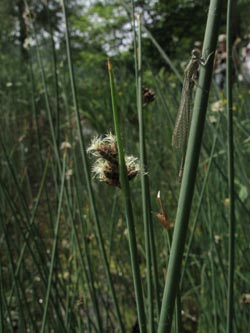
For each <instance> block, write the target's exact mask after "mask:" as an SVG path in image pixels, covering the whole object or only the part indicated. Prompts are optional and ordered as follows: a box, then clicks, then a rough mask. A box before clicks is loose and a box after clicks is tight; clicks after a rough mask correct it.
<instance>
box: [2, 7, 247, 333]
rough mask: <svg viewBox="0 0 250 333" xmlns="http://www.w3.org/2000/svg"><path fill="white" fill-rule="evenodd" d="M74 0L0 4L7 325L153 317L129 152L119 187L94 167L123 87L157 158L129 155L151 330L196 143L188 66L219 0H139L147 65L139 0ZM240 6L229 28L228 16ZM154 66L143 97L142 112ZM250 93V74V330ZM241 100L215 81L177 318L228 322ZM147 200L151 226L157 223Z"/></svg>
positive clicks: (242, 291) (129, 127)
mask: <svg viewBox="0 0 250 333" xmlns="http://www.w3.org/2000/svg"><path fill="white" fill-rule="evenodd" d="M65 2H66V12H67V15H65V11H64V9H65V8H64V2H57V1H55V2H50V1H43V2H37V1H31V0H30V1H24V0H12V1H1V3H0V14H1V23H0V24H1V29H0V47H1V51H0V59H1V82H0V105H1V108H0V117H1V133H0V147H1V148H0V163H1V176H0V219H1V221H0V225H1V229H0V250H1V260H0V299H1V304H0V328H1V330H0V331H1V332H120V331H124V332H138V331H139V326H138V302H136V300H138V298H137V297H138V296H137V292H136V291H135V290H136V289H134V282H135V271H134V267H131V256H132V254H131V229H130V225H129V224H127V223H126V221H128V220H129V216H130V215H129V214H130V213H129V210H128V206H126V203H127V202H125V204H124V200H123V197H124V193H126V192H124V188H125V189H126V184H125V183H126V181H123V180H121V179H119V174H118V173H119V170H118V164H119V163H120V161H121V160H120V155H119V161H118V152H117V150H115V153H113V154H114V156H115V158H114V159H113V155H112V163H111V165H113V166H115V168H116V169H115V175H113V176H112V181H114V183H115V186H110V185H108V184H106V183H105V181H102V182H99V180H98V179H96V178H93V173H91V168H92V166H93V165H94V163H95V160H96V158H95V157H93V156H91V154H87V148H88V147H89V146H90V145H91V142H92V147H93V143H95V141H94V142H93V137H96V136H101V137H102V138H105V135H107V134H109V133H112V134H115V126H114V114H115V110H114V100H113V103H112V98H113V99H114V98H115V99H116V104H117V111H118V114H119V118H120V131H121V138H122V144H123V147H124V150H125V154H126V155H128V156H131V155H133V156H135V157H138V158H139V157H141V153H142V151H143V149H142V146H141V144H140V140H141V138H140V135H139V133H140V130H141V127H140V126H141V122H142V118H143V124H144V140H145V147H144V148H145V152H146V155H147V161H148V162H147V165H146V169H147V170H146V172H143V171H144V170H141V173H140V172H138V174H137V171H138V168H139V167H138V165H137V164H136V166H134V165H132V162H131V159H130V160H129V161H130V162H129V163H130V166H131V170H129V172H130V175H129V178H130V179H131V181H130V182H129V186H130V192H129V197H130V199H131V202H132V215H133V218H132V220H133V222H134V225H135V235H136V240H135V245H136V249H134V250H135V251H136V252H137V253H136V255H135V259H136V265H137V270H138V272H137V273H138V274H139V275H140V279H141V286H142V294H143V297H142V298H143V302H144V309H145V312H146V318H147V320H146V321H147V325H148V331H150V332H153V331H156V327H157V323H158V320H159V316H160V306H161V301H162V295H163V290H164V285H165V278H167V276H168V260H169V253H170V246H171V241H172V236H173V231H174V227H175V217H176V208H177V204H178V197H179V191H180V182H179V180H178V172H179V165H180V162H181V158H182V156H181V154H180V153H179V152H178V151H176V150H175V149H173V147H172V146H171V137H172V132H173V128H174V125H175V119H176V114H177V110H178V106H179V103H180V98H181V85H182V77H183V69H184V67H185V66H186V64H187V62H188V60H189V59H190V51H191V50H192V48H193V45H194V43H195V41H197V40H199V41H202V40H203V36H204V32H205V26H206V19H207V13H208V7H209V1H196V0H190V1H184V0H172V1H167V2H166V1H162V0H159V1H135V8H134V10H135V12H136V13H138V12H140V13H141V15H142V45H141V48H140V50H141V53H142V70H141V71H139V72H138V67H137V63H136V61H135V60H136V58H137V56H138V53H137V52H135V49H136V50H137V48H138V44H137V43H138V39H139V37H138V23H136V20H135V21H134V20H133V19H132V18H133V8H132V6H131V3H132V4H133V1H132V2H131V1H125V0H124V1H116V0H106V1H86V2H85V1H82V2H83V4H81V2H80V1H65ZM225 10H226V6H225V8H224V10H223V13H224V14H223V15H222V18H221V25H220V33H225V29H226V15H225ZM249 13H250V6H249V4H248V1H238V7H237V10H235V12H234V16H233V21H232V27H233V39H236V37H240V38H241V41H240V42H239V48H238V52H239V55H240V52H241V48H242V47H243V46H245V45H246V44H247V42H249V41H248V34H249V33H250V31H249V26H248V22H247V19H248V17H249V16H248V15H249ZM67 18H68V20H67ZM66 22H67V24H66ZM134 25H135V27H134ZM134 28H135V30H134ZM67 29H68V30H67ZM67 32H68V34H67ZM135 35H136V36H137V40H136V41H134V36H135ZM108 56H109V58H110V61H111V63H112V69H113V70H112V74H113V75H114V80H113V78H112V75H111V78H110V77H109V74H111V73H110V71H111V70H110V71H109V72H108V68H107V57H108ZM239 58H240V57H239ZM135 63H136V66H135ZM237 65H238V67H237V70H241V67H240V65H239V64H237ZM140 73H142V83H141V84H142V86H143V87H144V90H143V91H144V96H143V97H144V103H143V105H141V109H142V115H141V116H142V118H140V113H139V120H138V109H140V103H138V100H137V97H138V95H139V96H140V93H141V91H142V90H141V89H140V91H139V90H138V86H139V85H138V81H139V80H138V77H139V79H140ZM112 84H113V86H114V92H113V95H112V98H111V92H110V90H112V89H111V88H112ZM110 85H111V88H110ZM139 87H140V86H139ZM138 104H139V105H138ZM249 107H250V86H249V84H247V83H246V82H244V81H242V82H238V81H237V80H235V82H234V86H233V107H232V110H233V121H234V148H235V152H234V156H235V176H234V186H235V193H234V205H235V221H236V230H235V267H234V295H233V304H234V307H233V308H234V321H233V329H234V330H233V332H243V333H245V332H247V330H248V327H249V325H250V322H249V303H250V290H249V288H250V275H249V274H250V273H249V236H250V229H249V228H250V227H249V220H250V201H249V179H250V171H249V150H250V141H249V137H250V136H249V135H250V134H249V133H250V122H249ZM226 109H227V97H226V94H225V91H220V90H219V89H218V88H217V86H216V85H215V83H214V82H212V85H211V90H210V95H209V104H208V110H207V119H206V124H205V132H204V135H203V141H202V142H203V143H202V149H201V154H200V158H199V167H198V171H197V175H196V182H195V193H194V199H193V203H192V210H191V214H190V218H189V229H188V235H187V239H186V246H185V251H184V258H183V262H182V273H181V277H180V286H179V292H178V297H177V300H179V301H180V304H179V303H178V302H177V305H176V308H175V313H174V319H175V320H174V321H173V325H172V330H173V332H226V331H227V328H226V327H227V316H228V312H227V306H228V278H227V275H228V269H229V263H230V260H229V255H228V247H229V216H230V210H229V206H230V200H229V190H228V154H227V149H228V143H227V135H228V132H227V113H226ZM118 133H119V132H118ZM108 138H110V136H108ZM100 140H101V139H100ZM106 143H107V137H106ZM108 143H110V141H108ZM112 143H113V141H112V142H111V145H112ZM118 144H119V142H118ZM118 146H119V145H118ZM118 148H119V147H118ZM115 149H117V148H115ZM119 149H120V148H119ZM119 149H118V150H119ZM90 150H91V149H90ZM92 151H93V149H92ZM102 157H103V156H102ZM132 160H133V159H132ZM109 162H110V160H109ZM133 162H135V160H133ZM136 163H137V161H136ZM108 167H110V164H109V165H108ZM143 167H144V166H142V165H141V168H142V169H143ZM96 170H97V169H95V171H96ZM96 173H97V176H98V172H96ZM117 174H118V176H117ZM136 174H137V175H136ZM144 176H146V178H147V181H148V184H147V183H146V185H145V183H143V177H144ZM140 178H141V180H140ZM101 180H103V178H101ZM120 180H121V182H120ZM108 183H110V179H109V181H108ZM124 184H125V185H124ZM143 184H144V185H143ZM144 186H146V188H148V196H147V198H146V204H147V207H146V209H145V207H144V199H143V198H142V193H143V189H144ZM159 191H160V197H159V194H158V192H159ZM157 194H158V196H157ZM125 197H126V195H125ZM231 201H232V200H231ZM145 211H146V212H147V214H148V215H147V218H148V220H149V221H150V226H149V227H147V225H145V224H144V222H143V221H144V214H145ZM149 215H150V217H149ZM147 228H148V229H147ZM132 237H133V235H132ZM132 250H133V249H132ZM132 268H133V269H132ZM138 268H139V269H138ZM135 270H136V268H135ZM139 285H140V283H139ZM136 303H137V304H136ZM136 305H137V307H136ZM150 316H152V317H153V318H151V319H150ZM180 318H181V326H182V328H180ZM148 323H151V325H152V326H150V324H148ZM145 331H146V330H145ZM227 332H229V331H227Z"/></svg>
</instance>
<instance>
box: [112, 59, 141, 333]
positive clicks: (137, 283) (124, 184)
mask: <svg viewBox="0 0 250 333" xmlns="http://www.w3.org/2000/svg"><path fill="white" fill-rule="evenodd" d="M108 71H109V80H110V90H111V101H112V109H113V118H114V127H115V135H116V139H117V149H118V156H119V169H120V170H119V172H120V182H121V188H122V192H123V197H124V204H125V211H126V221H127V226H128V239H129V249H130V257H131V266H132V272H133V281H134V288H135V296H136V306H137V314H138V321H139V327H140V332H141V333H144V332H146V331H147V330H146V317H145V309H144V300H143V294H142V284H141V275H140V269H139V262H138V254H137V242H136V233H135V225H134V217H133V210H132V203H131V195H130V189H129V183H128V176H127V167H126V164H125V159H124V153H123V143H122V138H121V131H120V123H119V116H118V111H117V104H116V96H115V85H114V78H113V71H112V66H111V63H110V60H108Z"/></svg>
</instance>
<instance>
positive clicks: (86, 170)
mask: <svg viewBox="0 0 250 333" xmlns="http://www.w3.org/2000/svg"><path fill="white" fill-rule="evenodd" d="M61 4H62V8H63V15H64V21H65V25H66V30H65V38H66V49H67V58H68V67H69V75H70V82H71V91H72V95H73V104H74V110H75V115H76V120H77V129H78V134H79V143H80V151H81V158H82V163H83V166H84V173H85V179H86V184H87V190H88V195H89V200H90V205H91V210H92V214H93V218H94V221H95V227H96V233H97V238H98V245H99V250H100V254H101V257H102V262H103V265H104V270H105V274H106V278H107V282H108V285H109V289H110V292H111V297H112V300H113V303H114V307H115V311H116V316H117V320H118V324H119V328H120V330H121V332H124V325H123V322H122V318H121V313H120V309H119V306H118V301H117V296H116V293H115V289H114V284H113V281H112V278H111V273H110V268H109V264H108V258H107V253H106V249H105V246H104V240H103V235H102V231H101V225H100V221H99V217H98V214H97V209H96V203H95V198H94V193H93V189H92V185H91V177H90V172H89V167H88V161H87V153H86V149H85V144H84V139H83V132H82V128H81V121H80V112H79V106H78V100H77V94H76V84H75V76H74V71H73V64H72V56H71V46H70V37H69V28H68V17H67V13H66V7H65V1H64V0H61Z"/></svg>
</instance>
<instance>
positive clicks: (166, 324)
mask: <svg viewBox="0 0 250 333" xmlns="http://www.w3.org/2000/svg"><path fill="white" fill-rule="evenodd" d="M221 4H222V1H221V0H211V2H210V8H209V13H208V19H207V26H206V32H205V39H204V47H203V50H204V51H205V52H206V54H210V53H211V52H212V51H213V54H212V56H211V57H210V59H209V60H208V63H207V64H206V66H205V68H201V70H200V76H199V83H198V86H197V91H196V96H195V102H194V111H193V119H192V124H191V129H190V135H189V140H188V148H187V155H186V162H185V168H184V174H183V179H182V184H181V190H180V197H179V201H178V208H177V216H176V222H175V229H174V234H173V240H172V246H171V251H170V258H169V265H168V272H167V278H166V283H165V289H164V294H163V300H162V307H161V314H160V320H159V328H158V333H165V332H171V324H172V317H173V308H174V303H175V298H176V293H177V290H178V287H179V281H180V275H181V264H182V257H183V252H184V247H185V240H186V234H187V229H188V222H189V215H190V211H191V205H192V197H193V193H194V185H195V177H196V170H197V167H198V161H199V155H200V148H201V141H202V134H203V128H204V123H205V116H206V108H207V103H208V93H209V88H210V83H211V78H212V70H213V58H214V52H215V47H216V43H217V37H218V30H219V23H220V14H221Z"/></svg>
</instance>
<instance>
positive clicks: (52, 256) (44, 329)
mask: <svg viewBox="0 0 250 333" xmlns="http://www.w3.org/2000/svg"><path fill="white" fill-rule="evenodd" d="M65 168H66V154H64V158H63V168H62V169H63V170H62V175H61V189H60V195H59V202H58V209H57V218H56V223H55V232H54V242H53V248H52V253H51V260H50V271H49V278H48V288H47V292H46V298H45V304H44V311H43V319H42V328H41V333H44V332H45V331H46V326H47V315H48V307H49V300H50V294H51V289H52V278H53V271H54V266H55V263H56V260H55V258H56V250H57V243H58V236H59V227H60V221H61V218H62V216H61V214H62V212H61V208H62V201H63V193H64V181H65Z"/></svg>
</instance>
